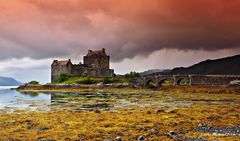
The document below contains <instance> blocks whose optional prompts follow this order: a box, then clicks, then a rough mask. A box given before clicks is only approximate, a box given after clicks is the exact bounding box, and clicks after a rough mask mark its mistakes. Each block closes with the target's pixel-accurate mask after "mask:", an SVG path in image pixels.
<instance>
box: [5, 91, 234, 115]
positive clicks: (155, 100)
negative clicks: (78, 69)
mask: <svg viewBox="0 0 240 141" xmlns="http://www.w3.org/2000/svg"><path fill="white" fill-rule="evenodd" d="M10 88H13V87H2V86H1V87H0V114H2V113H13V112H14V113H15V112H17V113H22V112H24V113H28V112H51V111H64V110H84V111H92V110H95V109H102V110H113V111H114V110H119V109H121V108H126V107H129V108H131V107H132V106H138V107H141V108H144V107H149V106H162V107H185V106H191V105H192V104H193V103H203V102H207V103H209V104H212V105H213V104H217V105H221V104H222V103H223V102H224V101H221V100H212V101H210V100H209V99H207V100H204V99H199V100H190V99H188V98H187V99H182V98H180V99H176V98H174V96H171V95H167V94H145V93H141V94H139V93H127V92H126V93H122V94H113V93H109V92H105V91H79V92H77V93H76V92H75V93H74V92H67V93H66V92H56V93H40V92H24V93H23V92H22V93H20V92H17V91H15V90H10ZM226 102H233V103H234V102H235V101H234V100H233V101H229V100H228V101H226Z"/></svg>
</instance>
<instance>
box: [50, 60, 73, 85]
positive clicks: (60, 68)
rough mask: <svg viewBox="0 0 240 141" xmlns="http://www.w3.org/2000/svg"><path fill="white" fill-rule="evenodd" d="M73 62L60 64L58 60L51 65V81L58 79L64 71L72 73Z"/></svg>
mask: <svg viewBox="0 0 240 141" xmlns="http://www.w3.org/2000/svg"><path fill="white" fill-rule="evenodd" d="M72 66H73V65H72V64H71V63H68V64H66V65H60V64H58V63H56V62H53V64H52V66H51V82H54V81H55V80H57V78H58V76H59V75H60V74H62V73H71V72H72Z"/></svg>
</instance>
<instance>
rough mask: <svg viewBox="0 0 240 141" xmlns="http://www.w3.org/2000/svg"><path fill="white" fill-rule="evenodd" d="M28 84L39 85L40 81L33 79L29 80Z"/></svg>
mask: <svg viewBox="0 0 240 141" xmlns="http://www.w3.org/2000/svg"><path fill="white" fill-rule="evenodd" d="M28 84H30V85H39V82H38V81H35V80H33V81H31V82H29V83H28Z"/></svg>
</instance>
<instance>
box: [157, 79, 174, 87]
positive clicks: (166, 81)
mask: <svg viewBox="0 0 240 141" xmlns="http://www.w3.org/2000/svg"><path fill="white" fill-rule="evenodd" d="M164 84H166V85H172V84H173V81H172V80H171V79H167V78H163V79H160V80H158V81H157V85H158V87H162V86H164Z"/></svg>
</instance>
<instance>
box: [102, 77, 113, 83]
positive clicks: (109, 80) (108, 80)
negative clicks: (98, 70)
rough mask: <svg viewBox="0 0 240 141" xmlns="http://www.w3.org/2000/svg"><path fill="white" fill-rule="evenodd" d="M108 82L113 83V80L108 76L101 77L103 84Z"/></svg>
mask: <svg viewBox="0 0 240 141" xmlns="http://www.w3.org/2000/svg"><path fill="white" fill-rule="evenodd" d="M110 83H113V80H111V79H110V78H109V77H105V78H104V79H103V84H110Z"/></svg>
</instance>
